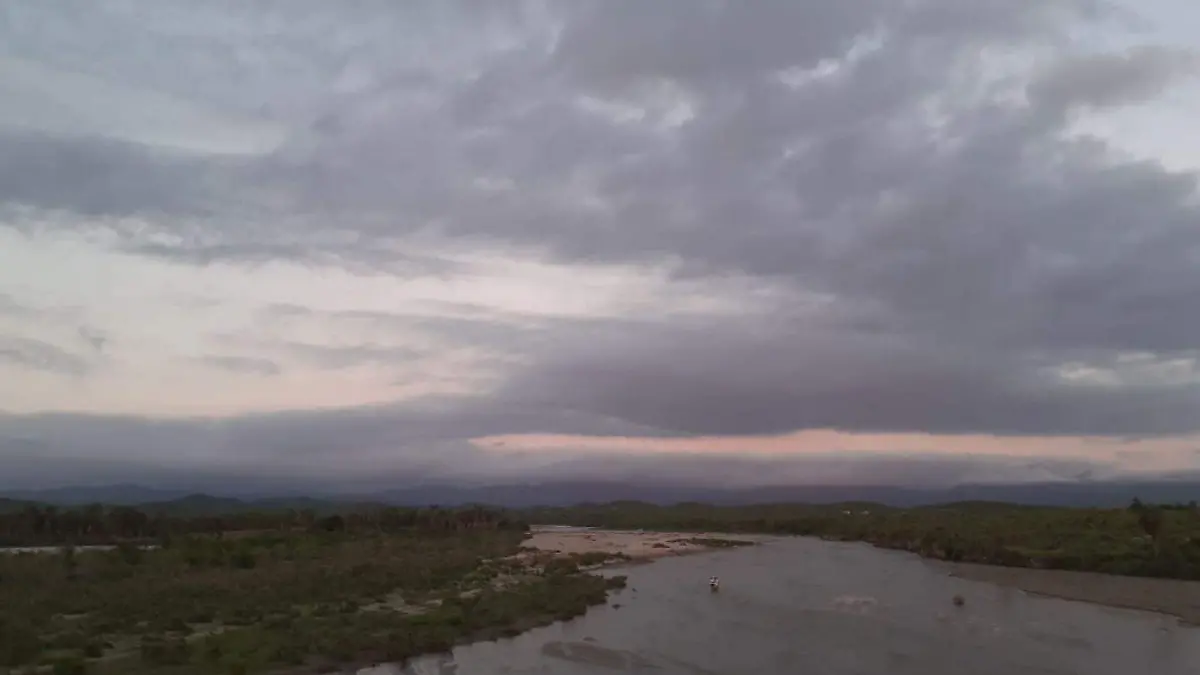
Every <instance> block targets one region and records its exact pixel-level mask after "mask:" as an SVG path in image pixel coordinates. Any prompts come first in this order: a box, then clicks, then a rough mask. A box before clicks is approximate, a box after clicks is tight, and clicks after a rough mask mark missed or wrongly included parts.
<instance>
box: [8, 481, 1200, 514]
mask: <svg viewBox="0 0 1200 675" xmlns="http://www.w3.org/2000/svg"><path fill="white" fill-rule="evenodd" d="M0 497H3V498H7V500H9V503H7V504H5V503H4V502H3V500H0V508H19V507H20V506H21V504H19V503H18V502H39V503H45V504H54V505H59V506H79V505H84V504H92V503H103V504H113V505H139V506H142V507H144V508H147V509H151V510H155V511H160V512H164V513H202V514H212V513H221V512H229V511H236V510H244V509H272V510H274V509H289V508H290V509H297V510H300V509H312V510H314V511H325V510H328V509H330V508H334V507H338V506H340V507H344V506H346V505H350V504H356V503H357V504H363V503H374V504H389V505H396V506H429V505H440V506H455V505H461V504H490V505H495V506H505V507H510V508H523V507H531V506H566V505H572V504H581V503H608V502H619V501H631V502H646V503H651V504H676V503H681V502H700V503H707V504H715V505H739V504H756V503H759V504H761V503H787V502H800V503H803V502H808V503H845V502H873V503H879V504H887V505H891V506H922V505H929V504H944V503H952V502H1006V503H1017V504H1029V505H1041V506H1098V507H1106V506H1107V507H1117V506H1124V505H1126V504H1128V503H1129V502H1130V500H1132V499H1133V498H1134V497H1138V498H1140V499H1141V500H1142V501H1144V502H1153V503H1176V502H1187V501H1190V500H1194V499H1200V480H1156V481H1107V482H1099V481H1089V482H1073V483H1072V482H1062V483H1031V484H1003V485H1002V484H976V485H959V486H954V487H949V488H940V489H927V488H909V487H901V486H886V485H884V486H846V485H822V486H784V487H759V488H738V489H722V488H713V487H696V486H681V485H662V484H653V483H643V484H633V483H617V482H605V481H591V482H586V481H577V482H551V483H528V484H500V485H481V486H463V485H448V484H442V485H417V486H408V487H402V488H395V489H391V490H384V491H378V492H367V493H349V494H337V493H326V494H319V493H313V494H311V495H310V496H298V495H294V494H293V495H281V494H257V495H253V494H252V495H246V494H221V492H220V491H219V490H205V491H189V490H170V489H158V488H150V487H144V486H138V485H114V486H88V487H78V488H71V487H63V488H54V489H50V490H41V491H38V490H21V491H8V492H2V491H0Z"/></svg>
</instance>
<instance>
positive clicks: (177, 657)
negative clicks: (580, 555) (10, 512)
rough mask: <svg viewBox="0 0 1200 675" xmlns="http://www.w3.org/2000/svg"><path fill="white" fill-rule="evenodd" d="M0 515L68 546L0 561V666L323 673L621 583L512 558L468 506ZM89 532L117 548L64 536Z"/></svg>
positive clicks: (513, 537)
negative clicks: (310, 512)
mask: <svg viewBox="0 0 1200 675" xmlns="http://www.w3.org/2000/svg"><path fill="white" fill-rule="evenodd" d="M68 514H70V515H68ZM139 514H140V515H139ZM64 523H66V524H65V525H64ZM0 526H2V527H3V529H2V530H0V531H4V532H6V533H7V535H8V537H9V538H10V540H16V541H18V542H20V543H23V544H29V543H40V544H44V543H62V542H66V543H67V545H66V546H64V547H63V548H62V549H61V551H59V552H57V553H8V554H4V555H0V672H2V671H3V669H4V668H10V669H11V672H14V673H24V672H46V673H54V674H60V673H61V674H68V673H73V674H78V673H101V674H107V673H112V674H116V673H139V672H142V673H174V674H178V675H199V674H202V673H260V672H275V671H283V672H331V671H333V670H335V669H336V668H338V667H340V666H343V665H347V664H357V663H367V662H380V661H401V660H404V659H406V658H409V657H411V656H414V655H417V654H422V653H428V652H437V651H443V650H447V649H449V648H450V647H451V646H453V645H454V644H456V643H458V642H462V641H467V640H472V639H491V638H496V637H502V636H508V635H514V634H516V633H518V632H521V631H522V630H525V629H528V628H531V627H533V626H536V625H541V624H545V623H550V622H552V621H555V620H562V619H568V618H572V617H574V616H577V615H579V614H582V613H583V612H585V611H586V610H587V608H588V607H589V606H591V605H594V604H597V603H602V602H604V601H605V599H606V597H607V594H608V591H609V590H610V589H611V588H613V587H617V586H620V585H623V583H624V580H623V579H622V578H616V579H604V578H601V577H599V576H594V575H589V574H584V573H581V571H580V565H581V563H582V564H590V563H595V562H603V561H601V560H591V559H588V560H586V561H584V560H573V559H552V558H550V557H547V556H545V555H536V554H531V553H528V552H524V553H523V552H522V551H521V548H520V547H521V542H522V541H523V539H524V538H525V536H526V534H527V529H528V528H527V527H526V526H525V525H524V523H522V522H520V521H518V520H516V519H513V518H512V517H511V516H510V515H508V514H506V513H504V512H500V511H495V510H489V509H485V508H481V507H473V508H466V509H456V510H450V509H419V510H416V509H382V510H375V511H371V510H362V511H357V512H352V513H347V514H344V515H342V514H338V515H332V516H327V517H324V518H310V517H308V516H306V515H304V514H298V513H279V514H273V515H270V516H267V515H264V514H243V515H241V516H231V517H224V518H222V519H216V520H214V519H204V518H200V519H189V518H171V517H165V516H162V517H153V518H152V517H149V516H146V514H143V513H141V512H140V511H137V510H136V509H116V510H112V511H106V510H104V509H98V510H97V509H94V508H93V509H91V510H81V511H79V512H59V511H51V512H50V513H49V514H47V513H46V510H44V509H36V512H34V511H30V510H29V509H24V510H21V511H18V512H17V513H16V515H15V516H14V518H12V519H10V520H7V521H0ZM98 540H107V541H117V542H118V543H117V545H116V546H115V547H113V548H111V549H107V550H87V549H82V548H76V547H75V546H74V545H73V544H74V543H75V542H76V541H91V542H94V541H98ZM142 542H153V543H154V544H156V546H154V547H142V546H140V545H139V544H140V543H142Z"/></svg>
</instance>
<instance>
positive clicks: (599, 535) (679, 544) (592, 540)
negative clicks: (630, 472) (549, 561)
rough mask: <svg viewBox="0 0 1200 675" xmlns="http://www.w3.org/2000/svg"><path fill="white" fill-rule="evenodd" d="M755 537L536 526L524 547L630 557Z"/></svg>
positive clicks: (644, 557)
mask: <svg viewBox="0 0 1200 675" xmlns="http://www.w3.org/2000/svg"><path fill="white" fill-rule="evenodd" d="M757 539H758V538H756V537H753V536H741V535H737V536H735V535H731V534H721V533H714V532H646V531H637V530H588V529H573V528H553V527H535V528H533V531H532V536H530V537H529V538H528V539H526V540H525V542H524V547H526V548H533V549H537V550H538V551H543V552H547V553H558V554H561V555H572V554H584V553H599V552H603V553H612V554H618V555H623V556H627V557H628V558H629V559H631V560H654V559H656V558H663V557H667V556H676V555H689V554H694V553H703V552H705V551H712V550H716V549H719V548H721V547H720V546H714V545H712V544H709V543H705V542H706V541H710V542H711V541H717V540H720V541H730V542H736V541H742V542H747V541H749V542H756V541H757Z"/></svg>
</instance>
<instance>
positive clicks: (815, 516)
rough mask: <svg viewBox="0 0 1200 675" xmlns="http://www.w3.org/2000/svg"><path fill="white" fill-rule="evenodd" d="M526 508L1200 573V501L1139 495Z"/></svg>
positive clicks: (555, 515)
mask: <svg viewBox="0 0 1200 675" xmlns="http://www.w3.org/2000/svg"><path fill="white" fill-rule="evenodd" d="M524 513H525V517H526V518H527V519H528V520H529V521H530V522H532V523H546V524H550V523H553V524H563V525H581V526H590V527H603V528H617V529H639V528H640V529H658V530H683V531H706V530H707V531H722V532H754V533H766V534H779V535H801V536H815V537H822V538H825V539H831V540H838V541H863V542H868V543H871V544H873V545H876V546H879V547H882V548H889V549H898V550H904V551H910V552H913V553H917V554H919V555H922V556H925V557H929V558H937V559H941V560H948V561H955V562H972V563H985V564H994V565H1004V566H1010V567H1033V568H1047V569H1066V570H1080V571H1092V572H1102V573H1109V574H1122V575H1129V576H1150V577H1167V578H1177V579H1200V511H1198V510H1197V509H1196V508H1194V507H1193V506H1191V505H1168V506H1155V505H1145V504H1142V503H1141V502H1140V501H1137V500H1135V501H1134V503H1133V504H1131V505H1130V507H1129V508H1126V509H1074V508H1046V507H1031V506H1020V505H1014V504H999V503H988V502H974V503H959V504H947V505H942V506H931V507H918V508H908V509H898V508H889V507H887V506H884V505H880V504H862V503H858V504H840V505H819V506H817V505H797V504H780V505H760V506H739V507H716V506H711V505H705V504H680V505H676V506H665V507H664V506H655V505H651V504H645V503H634V502H625V503H615V504H606V505H581V506H577V507H570V508H544V509H531V510H527V511H525V512H524Z"/></svg>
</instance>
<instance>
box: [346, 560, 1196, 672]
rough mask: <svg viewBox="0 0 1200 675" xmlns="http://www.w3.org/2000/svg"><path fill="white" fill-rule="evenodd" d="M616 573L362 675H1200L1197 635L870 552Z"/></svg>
mask: <svg viewBox="0 0 1200 675" xmlns="http://www.w3.org/2000/svg"><path fill="white" fill-rule="evenodd" d="M616 573H622V574H626V575H628V577H629V586H628V588H626V589H625V590H623V591H621V592H620V593H619V594H616V595H615V596H613V598H612V600H611V602H610V605H609V606H607V607H597V608H594V609H593V610H592V611H590V612H589V613H588V614H587V615H586V616H584V617H581V618H580V619H577V620H575V621H572V622H569V623H566V624H559V625H555V626H550V627H547V628H543V629H539V630H536V631H532V632H530V633H526V634H524V635H521V636H519V637H517V638H515V639H512V640H504V641H499V642H491V643H481V644H475V645H469V646H466V647H461V648H459V649H457V650H455V652H454V653H453V654H452V655H445V656H438V657H427V658H423V659H418V660H416V661H414V662H412V663H410V664H408V665H407V666H403V667H401V666H380V667H377V668H373V669H365V670H362V671H360V675H449V674H451V673H453V674H454V675H500V674H511V675H517V674H534V673H536V674H544V675H602V674H612V673H660V674H662V675H674V674H680V675H684V674H688V675H735V674H742V673H745V674H747V675H773V674H775V673H778V674H780V675H784V674H790V673H811V674H813V675H851V674H854V675H942V674H945V675H962V673H972V674H973V675H1022V674H1025V673H1028V674H1030V675H1035V674H1036V675H1068V674H1070V675H1076V674H1078V675H1084V674H1086V675H1131V674H1133V673H1154V674H1155V675H1184V674H1185V673H1186V674H1189V675H1195V673H1197V672H1200V629H1196V628H1188V627H1184V626H1181V625H1179V624H1178V623H1177V622H1176V621H1175V620H1174V619H1171V618H1168V617H1164V616H1160V615H1155V614H1149V613H1142V612H1135V611H1130V610H1121V609H1113V608H1107V607H1100V606H1096V605H1089V604H1084V603H1078V602H1069V601H1065V600H1057V599H1052V598H1043V597H1037V596H1031V595H1026V594H1025V593H1023V592H1022V591H1019V590H1016V589H1013V588H1005V587H1000V586H993V585H990V584H985V583H980V582H973V581H967V580H963V579H957V578H954V577H950V576H948V575H947V574H946V571H945V568H939V567H938V566H937V565H935V564H931V563H928V562H925V561H922V560H920V559H919V558H916V557H914V556H910V555H906V554H902V553H895V552H888V551H881V550H877V549H873V548H871V547H868V546H865V545H862V544H835V543H828V542H822V541H816V540H809V539H783V540H776V541H772V542H770V543H767V544H764V545H762V546H757V547H751V548H743V549H735V550H727V551H720V552H715V553H710V554H704V555H698V556H689V557H679V558H669V559H665V560H661V561H659V562H656V563H654V564H652V565H643V566H636V567H631V568H627V569H624V570H620V571H619V572H616ZM714 574H715V575H718V576H720V577H721V581H722V585H721V590H720V592H719V593H710V592H709V590H708V588H707V579H708V577H709V576H710V575H714ZM955 594H961V595H962V596H963V597H964V598H965V600H966V603H965V605H964V606H963V607H955V606H954V605H953V604H952V603H951V598H952V597H953V596H954V595H955Z"/></svg>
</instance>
